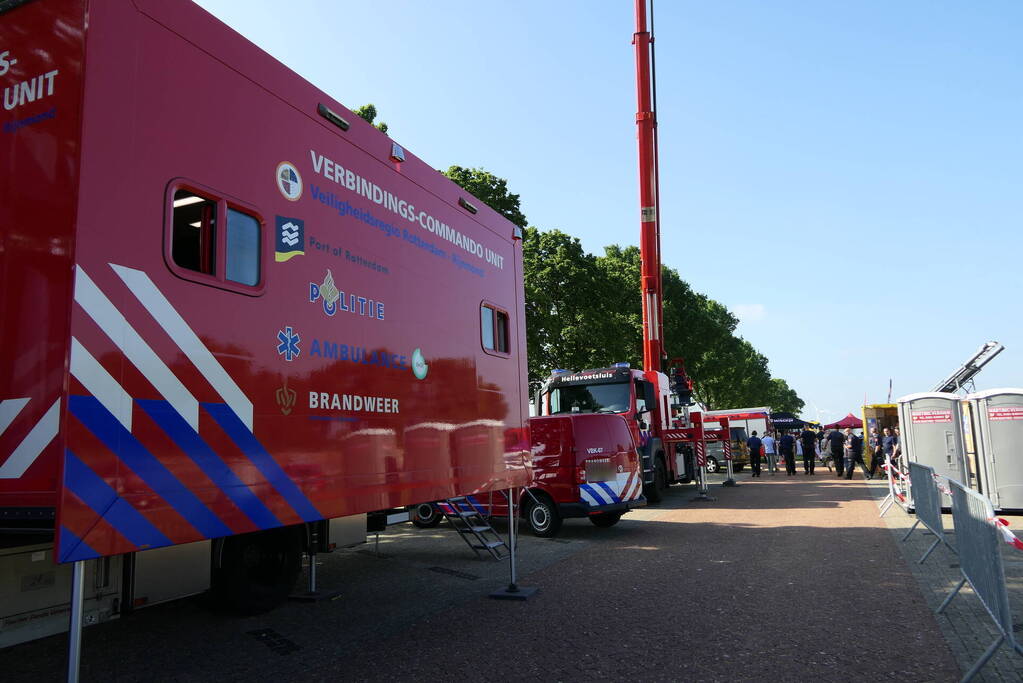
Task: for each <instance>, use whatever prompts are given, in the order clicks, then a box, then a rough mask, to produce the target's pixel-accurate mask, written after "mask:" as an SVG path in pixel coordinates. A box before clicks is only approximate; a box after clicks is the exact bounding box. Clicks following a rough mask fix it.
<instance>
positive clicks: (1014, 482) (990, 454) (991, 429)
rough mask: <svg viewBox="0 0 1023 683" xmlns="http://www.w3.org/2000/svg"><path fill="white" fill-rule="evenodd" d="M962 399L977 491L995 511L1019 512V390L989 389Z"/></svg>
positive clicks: (1022, 464)
mask: <svg viewBox="0 0 1023 683" xmlns="http://www.w3.org/2000/svg"><path fill="white" fill-rule="evenodd" d="M966 399H967V401H968V402H969V405H970V413H971V415H972V424H971V427H972V431H973V439H974V444H975V448H976V452H977V485H978V490H979V491H980V492H981V493H983V494H984V495H986V496H987V497H988V499H990V501H991V504H992V505H993V506H994V508H995V509H996V510H1013V511H1023V389H989V390H987V391H980V392H977V393H975V394H970V395H969V396H967V397H966Z"/></svg>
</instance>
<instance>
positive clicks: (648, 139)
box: [632, 0, 665, 372]
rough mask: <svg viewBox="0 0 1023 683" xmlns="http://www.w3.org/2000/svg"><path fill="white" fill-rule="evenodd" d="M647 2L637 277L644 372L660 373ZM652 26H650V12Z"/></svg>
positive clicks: (639, 42) (641, 11) (640, 85)
mask: <svg viewBox="0 0 1023 683" xmlns="http://www.w3.org/2000/svg"><path fill="white" fill-rule="evenodd" d="M647 2H648V0H636V32H635V34H633V38H632V43H633V45H635V46H636V100H637V111H636V128H637V137H638V141H639V206H640V241H639V253H640V264H641V265H640V277H641V288H642V290H643V370H645V371H647V372H651V371H652V372H659V371H660V370H661V366H662V362H663V360H664V358H665V352H664V322H663V296H662V291H661V245H660V216H659V214H658V210H657V209H658V181H657V116H656V107H655V103H654V98H653V92H654V91H653V78H652V76H651V74H652V70H653V35H652V32H651V31H647ZM650 14H651V24H652V23H653V17H652V14H653V13H652V11H651V13H650Z"/></svg>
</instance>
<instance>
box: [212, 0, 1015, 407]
mask: <svg viewBox="0 0 1023 683" xmlns="http://www.w3.org/2000/svg"><path fill="white" fill-rule="evenodd" d="M199 4H200V5H202V6H203V7H205V8H206V9H208V10H209V11H211V12H212V13H213V14H215V15H217V16H218V17H219V18H220V19H222V20H223V21H225V22H226V23H227V24H229V25H230V26H232V27H233V28H234V29H235V30H237V31H239V32H240V33H242V34H243V35H245V36H246V37H248V38H249V39H250V40H252V41H253V42H255V43H256V44H257V45H259V46H260V47H262V48H263V49H264V50H266V51H267V52H269V53H270V54H272V55H273V56H274V57H276V58H277V59H279V60H281V61H282V62H284V63H285V64H287V65H288V66H289V67H291V68H292V69H294V70H295V71H297V72H298V73H299V74H301V75H302V76H304V77H305V78H307V79H308V80H310V81H311V82H313V83H314V84H315V85H317V86H318V87H320V88H321V89H323V90H324V91H326V92H327V93H329V94H330V95H332V96H333V97H334V98H335V99H337V100H338V101H340V102H342V103H344V104H345V105H347V106H349V107H352V108H354V107H358V106H360V105H362V104H366V103H368V102H372V103H374V104H375V105H376V106H377V109H378V110H379V112H380V119H382V120H384V121H386V122H387V123H388V124H389V125H390V127H391V130H390V134H391V135H392V137H394V138H395V139H396V140H397V141H398V142H400V143H401V144H402V145H404V146H405V147H406V148H408V149H409V150H411V151H413V152H415V153H416V154H417V155H419V156H420V157H422V158H424V159H425V160H427V161H428V162H429V163H431V164H432V165H433V166H435V167H436V168H447V167H448V166H450V165H452V164H459V165H462V166H482V167H484V168H486V169H487V170H489V171H492V172H493V173H495V174H497V175H499V176H501V177H504V178H507V179H508V183H509V187H510V189H511V191H512V192H516V193H519V194H520V195H521V196H522V208H523V211H524V213H525V214H526V216H527V218H528V219H529V221H530V223H531V224H532V225H536V226H538V227H541V228H543V229H553V228H557V229H560V230H563V231H565V232H567V233H569V234H571V235H574V236H577V237H579V238H580V239H581V240H582V242H583V245H584V246H585V247H586V248H587V250H589V251H591V252H594V253H601V252H602V249H603V246H604V245H606V244H611V243H618V244H637V243H638V240H639V220H638V213H639V208H638V205H639V202H638V189H637V188H638V186H637V180H636V178H637V156H636V154H637V153H636V141H635V111H636V100H635V81H634V79H635V67H634V60H633V51H632V45H631V40H632V32H633V30H634V17H633V5H632V3H631V2H627V1H625V0H619V1H617V2H610V1H605V0H559V2H542V1H540V0H520V1H518V2H456V1H454V0H435V1H434V2H422V1H414V0H374V2H349V1H343V2H342V1H335V2H327V1H325V0H323V1H314V0H294V1H292V2H289V3H286V4H282V3H280V2H276V1H275V2H270V1H269V0H258V1H257V0H253V1H250V2H245V3H241V2H237V1H236V0H200V2H199ZM655 22H656V23H655V29H656V40H657V43H656V46H657V87H658V104H659V110H658V120H659V126H660V128H659V131H660V158H661V224H662V227H661V231H662V245H663V247H662V251H663V259H664V262H665V264H667V265H669V266H671V267H673V268H675V269H676V270H678V271H679V273H680V274H681V276H682V277H683V278H684V279H686V280H688V281H689V282H690V283H691V284H692V285H693V286H694V287H695V288H696V289H698V290H700V291H703V292H705V293H707V294H708V295H710V296H711V297H713V298H715V299H717V300H718V301H721V302H722V303H724V304H726V305H727V306H729V307H730V308H731V309H732V310H733V311H734V312H736V313H737V314H738V315H739V316H740V318H741V319H742V321H743V322H742V324H741V325H740V328H739V331H740V333H741V334H742V335H743V336H744V337H746V338H747V339H749V340H750V341H751V342H752V343H753V344H754V345H755V346H756V347H757V348H758V349H759V350H760V351H761V352H762V353H764V354H765V355H766V356H767V357H768V358H769V359H770V367H771V371H772V374H774V375H775V376H777V377H783V378H784V379H785V380H786V381H788V383H789V384H790V385H791V386H792V387H793V388H795V389H796V391H797V392H798V393H799V395H800V396H801V397H802V398H803V399H804V400H805V401H806V404H807V407H806V410H805V411H804V415H805V416H806V417H810V418H816V417H818V416H820V417H822V418H824V419H830V418H832V417H835V418H837V417H841V416H843V415H845V413H846V412H849V411H857V412H858V406H859V405H861V404H862V402H863V400H864V396H866V398H867V400H868V402H872V403H873V402H883V401H884V400H885V399H886V397H887V392H888V380H889V378H891V379H892V380H893V383H894V394H893V396H894V397H898V396H900V395H903V394H908V393H913V392H917V391H929V390H930V389H931V388H933V385H934V384H936V383H937V382H938V381H939V380H941V379H943V378H944V377H945V376H946V375H947V374H949V373H950V372H951V371H952V370H954V369H955V368H956V367H958V365H959V364H960V363H961V362H962V361H964V360H965V359H966V358H967V357H968V356H969V355H970V354H971V353H972V352H974V351H975V350H976V349H977V348H978V347H979V346H980V345H981V344H982V343H983V342H984V341H986V340H988V339H996V340H998V341H1001V342H1002V343H1003V344H1005V346H1006V350H1005V351H1004V352H1003V353H1002V354H1001V355H1000V356H999V357H998V358H996V359H995V360H993V361H992V362H991V364H990V365H989V366H988V367H987V368H986V369H985V370H984V371H983V372H982V373H981V374H980V375H978V377H977V386H978V389H983V388H992V387H999V386H1023V370H1021V368H1023V365H1021V363H1020V358H1021V354H1023V322H1021V316H1020V304H1019V300H1020V297H1021V294H1023V287H1021V270H1023V249H1021V247H1023V237H1021V230H1020V228H1021V227H1023V226H1021V223H1023V218H1021V217H1023V132H1021V131H1023V126H1021V122H1023V78H1021V72H1023V40H1020V38H1019V36H1020V30H1021V27H1023V3H1021V2H1017V1H1015V0H988V1H986V2H982V3H980V2H978V3H967V2H951V1H948V0H930V1H926V2H925V1H919V0H900V1H899V2H890V1H888V2H881V1H879V0H878V1H875V0H860V1H859V2H845V1H831V0H802V1H801V2H796V1H792V0H789V1H786V0H773V1H772V2H770V3H765V2H757V1H755V0H742V1H740V0H722V1H721V2H676V1H672V2H665V1H664V0H662V1H661V2H658V3H656V15H655ZM637 296H639V294H638V292H637Z"/></svg>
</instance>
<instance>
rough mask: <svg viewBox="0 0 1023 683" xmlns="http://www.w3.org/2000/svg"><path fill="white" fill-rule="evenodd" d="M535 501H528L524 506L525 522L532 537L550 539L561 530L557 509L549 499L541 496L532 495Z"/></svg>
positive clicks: (531, 499)
mask: <svg viewBox="0 0 1023 683" xmlns="http://www.w3.org/2000/svg"><path fill="white" fill-rule="evenodd" d="M534 495H536V499H535V500H534V499H533V498H530V499H529V503H528V504H527V505H526V520H527V521H528V522H529V528H530V530H531V531H532V532H533V535H534V536H539V537H540V538H552V537H554V536H556V535H557V533H558V531H559V530H560V529H561V521H562V520H561V515H560V514H558V508H557V507H555V505H554V503H552V502H551V500H550V499H549V498H547V497H546V496H544V495H542V494H534Z"/></svg>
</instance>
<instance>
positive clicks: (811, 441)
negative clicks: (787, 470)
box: [799, 428, 817, 475]
mask: <svg viewBox="0 0 1023 683" xmlns="http://www.w3.org/2000/svg"><path fill="white" fill-rule="evenodd" d="M799 439H800V440H801V441H802V442H803V474H808V475H809V474H813V466H814V465H815V464H817V432H815V431H813V430H811V429H809V428H807V429H804V430H803V433H802V434H800V435H799Z"/></svg>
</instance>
